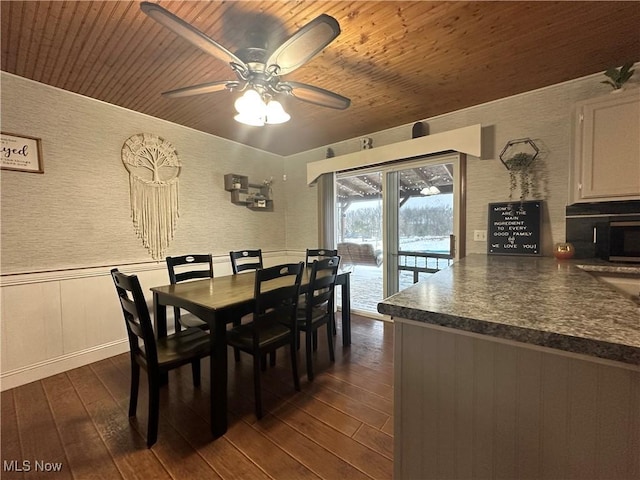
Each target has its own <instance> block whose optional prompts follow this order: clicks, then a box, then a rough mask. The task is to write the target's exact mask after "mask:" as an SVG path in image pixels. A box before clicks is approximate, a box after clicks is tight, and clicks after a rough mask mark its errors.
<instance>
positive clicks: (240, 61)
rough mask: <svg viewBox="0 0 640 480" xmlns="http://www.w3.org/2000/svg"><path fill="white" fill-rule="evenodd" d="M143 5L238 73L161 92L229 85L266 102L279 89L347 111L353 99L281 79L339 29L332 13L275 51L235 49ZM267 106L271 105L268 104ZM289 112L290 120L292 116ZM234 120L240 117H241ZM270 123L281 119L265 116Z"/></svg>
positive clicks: (177, 93)
mask: <svg viewBox="0 0 640 480" xmlns="http://www.w3.org/2000/svg"><path fill="white" fill-rule="evenodd" d="M140 8H141V9H142V11H143V12H144V13H145V14H147V15H148V16H149V17H151V18H152V19H153V20H155V21H156V22H158V23H160V24H161V25H163V26H165V27H167V28H168V29H170V30H171V31H173V32H174V33H175V34H177V35H179V36H180V37H182V38H184V39H185V40H188V41H189V42H191V43H192V44H194V45H195V46H197V47H198V48H200V49H202V50H204V51H205V52H206V53H208V54H210V55H213V56H214V57H216V58H217V59H219V60H222V61H223V62H226V63H228V64H229V66H230V67H231V69H232V70H233V71H234V72H235V74H236V77H237V79H236V80H221V81H216V82H208V83H203V84H200V85H193V86H190V87H183V88H178V89H176V90H170V91H168V92H163V93H162V95H165V96H167V97H174V98H175V97H186V96H190V95H200V94H204V93H212V92H218V91H221V90H225V89H226V90H239V91H245V90H246V91H247V93H248V92H249V91H250V90H254V91H255V92H257V93H258V94H259V96H260V100H265V101H269V100H270V99H271V98H272V97H273V96H275V95H276V94H286V95H291V96H292V97H294V98H297V99H298V100H302V101H304V102H307V103H312V104H314V105H319V106H322V107H329V108H335V109H338V110H344V109H346V108H348V107H349V105H350V104H351V100H350V99H348V98H346V97H343V96H342V95H339V94H337V93H334V92H331V91H329V90H325V89H323V88H320V87H316V86H313V85H307V84H305V83H299V82H292V81H284V80H282V78H281V76H282V75H286V74H288V73H291V72H293V71H294V70H296V69H298V68H299V67H301V66H302V65H304V64H305V63H306V62H308V61H309V60H311V58H313V57H314V56H315V55H316V54H318V53H319V52H321V51H322V50H323V49H324V48H325V47H326V46H327V45H329V44H330V43H331V42H332V41H333V40H334V39H335V38H336V37H337V36H338V35H339V34H340V25H339V24H338V22H337V21H336V19H335V18H333V17H331V16H329V15H326V14H322V15H319V16H318V17H316V18H314V19H313V20H311V21H310V22H309V23H307V24H306V25H304V26H303V27H302V28H300V29H299V30H298V31H297V32H296V33H294V34H293V35H292V36H291V37H289V38H288V39H287V40H285V41H284V42H283V43H282V44H280V45H279V46H278V47H277V48H275V49H274V50H267V48H266V45H265V43H266V42H259V43H261V44H260V45H256V46H250V47H248V48H243V49H241V50H239V51H237V52H236V53H235V54H234V53H231V52H230V51H229V50H227V49H226V48H224V47H223V46H222V45H220V44H219V43H217V42H216V41H215V40H213V39H211V38H209V37H208V36H207V35H205V34H204V33H202V32H201V31H200V30H198V29H197V28H195V27H194V26H192V25H190V24H189V23H187V22H185V21H184V20H182V19H181V18H179V17H177V16H176V15H174V14H173V13H171V12H169V11H168V10H166V9H164V8H163V7H161V6H160V5H157V4H155V3H151V2H142V3H141V4H140ZM256 37H258V36H257V35H254V37H253V38H256ZM245 96H246V94H245ZM242 98H243V97H241V98H240V99H239V101H240V100H242ZM265 103H266V102H265ZM269 103H273V104H274V105H275V104H276V103H277V106H278V107H279V108H280V109H281V108H282V107H281V106H280V104H279V103H278V102H274V101H271V102H269ZM266 107H267V108H269V105H266ZM236 108H237V109H238V111H239V112H240V108H239V106H238V102H236ZM240 113H242V112H240ZM282 113H284V111H282ZM285 115H286V119H287V120H288V118H289V116H288V115H287V114H285ZM236 119H237V120H238V118H236ZM239 121H242V120H239ZM283 121H286V120H283ZM243 123H244V122H243ZM267 123H280V122H278V121H272V122H268V121H267ZM250 124H251V123H250ZM261 124H263V123H261Z"/></svg>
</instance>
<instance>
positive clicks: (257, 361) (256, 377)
mask: <svg viewBox="0 0 640 480" xmlns="http://www.w3.org/2000/svg"><path fill="white" fill-rule="evenodd" d="M265 360H266V356H265V358H264V360H262V358H261V357H260V356H258V355H254V356H253V390H254V396H255V402H256V417H257V418H258V420H260V419H261V418H262V391H261V390H260V368H261V364H266V362H265Z"/></svg>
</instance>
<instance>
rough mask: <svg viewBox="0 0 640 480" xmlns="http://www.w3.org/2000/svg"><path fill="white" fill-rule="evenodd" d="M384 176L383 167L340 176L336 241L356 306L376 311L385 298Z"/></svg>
mask: <svg viewBox="0 0 640 480" xmlns="http://www.w3.org/2000/svg"><path fill="white" fill-rule="evenodd" d="M382 179H383V174H382V172H380V171H367V172H362V173H358V174H357V175H348V174H347V175H341V176H339V177H338V178H337V179H336V216H337V218H336V229H337V232H336V245H337V248H338V254H339V255H340V256H341V259H340V263H341V265H342V268H343V269H345V270H349V271H350V272H351V291H352V295H351V308H352V309H354V310H361V311H366V312H376V311H377V305H378V302H380V301H381V300H382V299H384V286H383V284H384V280H383V279H384V269H383V252H384V245H383V236H382V233H383V227H382V213H383V203H382V199H383V198H382V190H383V189H382Z"/></svg>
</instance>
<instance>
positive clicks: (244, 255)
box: [229, 249, 263, 275]
mask: <svg viewBox="0 0 640 480" xmlns="http://www.w3.org/2000/svg"><path fill="white" fill-rule="evenodd" d="M229 258H230V259H231V268H232V269H233V273H234V275H235V274H237V273H240V272H245V271H247V270H258V269H260V268H263V265H262V250H260V249H258V250H238V251H231V252H229Z"/></svg>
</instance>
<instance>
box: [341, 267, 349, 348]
mask: <svg viewBox="0 0 640 480" xmlns="http://www.w3.org/2000/svg"><path fill="white" fill-rule="evenodd" d="M350 277H351V275H349V274H346V275H345V276H344V282H343V283H342V284H341V288H342V346H343V347H348V346H349V345H351V278H350Z"/></svg>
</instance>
